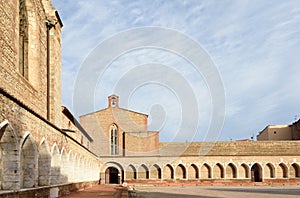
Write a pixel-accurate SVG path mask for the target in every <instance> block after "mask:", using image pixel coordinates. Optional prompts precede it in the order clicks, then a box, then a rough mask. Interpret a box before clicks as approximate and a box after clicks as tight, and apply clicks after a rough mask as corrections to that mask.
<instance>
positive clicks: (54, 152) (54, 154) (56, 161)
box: [50, 143, 60, 185]
mask: <svg viewBox="0 0 300 198" xmlns="http://www.w3.org/2000/svg"><path fill="white" fill-rule="evenodd" d="M59 183H60V154H59V149H58V147H57V145H56V143H54V144H53V146H52V149H51V176H50V184H52V185H53V184H59Z"/></svg>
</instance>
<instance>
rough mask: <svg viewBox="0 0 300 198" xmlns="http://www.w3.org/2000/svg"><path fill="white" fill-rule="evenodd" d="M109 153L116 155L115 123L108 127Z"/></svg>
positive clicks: (116, 137)
mask: <svg viewBox="0 0 300 198" xmlns="http://www.w3.org/2000/svg"><path fill="white" fill-rule="evenodd" d="M110 153H111V155H118V127H117V125H115V124H113V125H111V127H110Z"/></svg>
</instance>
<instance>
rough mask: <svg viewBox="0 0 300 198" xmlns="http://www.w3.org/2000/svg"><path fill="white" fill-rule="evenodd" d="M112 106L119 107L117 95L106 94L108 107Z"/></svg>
mask: <svg viewBox="0 0 300 198" xmlns="http://www.w3.org/2000/svg"><path fill="white" fill-rule="evenodd" d="M110 107H112V108H114V107H119V96H117V95H111V96H108V108H110Z"/></svg>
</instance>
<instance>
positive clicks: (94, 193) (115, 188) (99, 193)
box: [63, 185, 128, 198]
mask: <svg viewBox="0 0 300 198" xmlns="http://www.w3.org/2000/svg"><path fill="white" fill-rule="evenodd" d="M94 197H100V198H127V197H128V192H127V188H124V187H121V186H119V185H97V186H94V187H91V188H88V189H85V190H83V191H78V192H75V193H71V194H69V195H65V196H63V198H94Z"/></svg>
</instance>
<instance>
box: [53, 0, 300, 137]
mask: <svg viewBox="0 0 300 198" xmlns="http://www.w3.org/2000/svg"><path fill="white" fill-rule="evenodd" d="M52 3H53V5H54V6H55V7H56V9H57V10H58V12H59V14H60V17H61V18H62V21H63V24H64V27H63V103H64V105H66V106H67V107H68V108H70V110H71V111H73V112H74V113H75V115H76V116H79V115H82V114H86V113H89V112H91V111H96V110H98V109H102V108H105V107H106V106H107V96H108V95H110V94H112V93H116V94H119V95H120V100H121V101H120V102H121V106H122V107H124V108H129V109H131V110H135V111H140V112H143V113H146V114H149V115H150V116H149V128H150V130H159V131H160V140H161V141H174V140H176V141H206V140H207V136H208V134H207V133H208V128H209V126H210V124H211V120H212V117H213V116H214V114H213V111H212V108H213V105H214V98H212V94H211V87H210V85H209V84H208V83H207V79H205V76H203V75H201V74H203V73H201V72H200V73H199V72H197V71H196V70H195V68H194V67H193V65H192V63H191V62H188V61H187V60H185V59H183V58H182V57H181V56H180V55H178V54H177V53H176V52H172V51H168V50H165V49H161V48H140V49H134V50H132V51H126V52H124V53H123V54H120V56H119V57H117V58H115V59H113V60H112V62H111V63H110V64H109V65H106V69H105V72H104V73H103V75H102V76H98V77H97V83H96V86H94V87H91V89H92V90H93V94H94V95H93V104H92V108H90V107H87V106H86V104H85V103H86V101H84V100H83V101H79V102H77V103H76V102H74V98H73V93H74V90H75V89H76V86H75V85H76V81H77V80H78V74H79V73H80V70H84V66H85V65H86V64H88V61H86V60H87V59H89V55H90V54H91V53H92V52H94V51H95V50H96V49H97V47H98V46H99V45H101V44H102V43H103V42H104V41H106V40H107V39H109V38H111V37H112V36H114V35H117V34H118V33H120V32H124V31H127V30H132V29H134V28H143V27H160V28H166V29H169V30H172V31H177V32H179V33H181V34H183V35H186V36H187V37H189V38H190V39H192V40H194V41H195V42H197V43H198V44H199V45H200V46H201V47H202V48H203V49H204V50H205V51H206V52H207V54H208V55H209V56H210V58H211V60H212V61H213V62H214V64H215V66H216V68H217V70H218V75H219V76H220V78H221V79H222V83H223V89H224V93H225V119H224V124H223V126H222V130H221V131H220V132H215V134H213V135H214V136H215V138H217V139H218V140H221V141H228V140H231V139H232V140H235V139H248V138H250V137H251V136H252V135H254V136H255V135H257V133H258V132H259V131H260V130H262V129H263V128H264V127H265V126H266V125H272V124H290V123H292V122H293V121H295V116H298V119H299V118H300V110H299V101H300V92H299V87H300V80H299V77H300V1H298V0H286V1H281V0H258V1H255V0H252V1H246V0H229V1H225V0H223V1H218V0H215V1H213V0H209V1H200V0H195V1H192V0H186V1H184V0H160V1H155V0H154V1H145V0H144V1H125V0H101V1H96V0H93V1H92V0H76V1H74V0H73V1H71V0H52ZM137 36H139V35H137ZM140 36H141V35H140ZM137 39H144V38H142V36H141V38H137ZM181 44H182V43H181V42H180V41H178V42H175V43H174V45H178V46H179V47H181V48H182V51H189V50H191V49H189V46H186V45H184V44H183V45H181ZM124 45H125V44H124V43H115V44H114V45H113V46H111V47H115V48H118V49H119V48H121V47H123V46H124ZM105 56H107V54H105V52H104V53H100V54H99V59H101V57H105ZM147 64H148V65H151V64H159V65H160V66H161V68H166V67H167V68H168V71H167V74H168V75H166V73H162V72H161V71H162V70H161V69H158V70H156V73H155V72H154V73H155V74H154V73H152V74H151V75H153V76H155V77H156V80H155V82H154V81H151V80H148V81H147V82H146V79H147V76H146V75H144V76H143V74H145V73H144V72H141V68H142V67H143V66H144V65H147ZM162 65H163V66H165V67H163V66H162ZM99 67H100V66H99ZM150 70H151V69H150ZM150 70H149V71H148V70H147V71H148V72H151V71H150ZM142 71H143V70H142ZM173 71H174V72H173ZM169 73H172V74H173V75H174V76H175V78H172V79H173V81H172V80H169V81H168V77H170V75H169ZM147 74H148V73H147ZM87 75H92V74H89V73H88V74H87ZM149 75H150V74H149ZM174 76H172V77H174ZM128 78H130V79H134V80H132V81H128V80H126V79H128ZM164 80H166V81H164ZM181 80H183V81H184V82H183V81H181ZM133 81H134V82H133ZM120 82H125V85H124V83H123V86H127V85H129V84H130V83H140V84H138V87H137V88H135V89H133V90H128V91H127V92H126V90H125V89H121V90H120V89H118V83H119V84H120ZM85 83H86V84H88V82H85ZM126 83H127V84H126ZM176 83H177V84H176ZM184 83H186V84H187V85H189V86H188V87H189V88H191V89H190V92H189V93H188V92H187V93H188V94H182V91H178V87H179V88H180V87H181V86H182V84H184ZM127 87H128V86H127ZM179 90H180V89H179ZM129 92H130V93H129ZM179 92H180V93H179ZM189 94H191V95H189ZM125 95H126V96H125ZM182 95H185V96H182ZM122 98H123V100H122ZM186 98H194V100H191V101H187V100H186ZM75 100H76V99H75ZM184 101H185V103H188V104H189V105H188V106H187V107H186V104H183V102H184ZM186 101H187V102H186ZM76 105H77V106H76ZM191 107H192V108H191ZM184 108H187V109H188V110H189V111H190V112H191V113H190V114H189V115H188V116H187V115H186V114H184V113H183V112H184ZM193 108H194V109H195V110H196V114H195V111H193ZM190 120H192V122H190ZM182 122H185V124H184V125H182ZM195 123H197V124H198V125H197V127H196V129H194V128H193V127H191V128H189V126H192V125H193V124H195ZM178 134H184V135H182V136H181V135H179V136H178Z"/></svg>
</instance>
